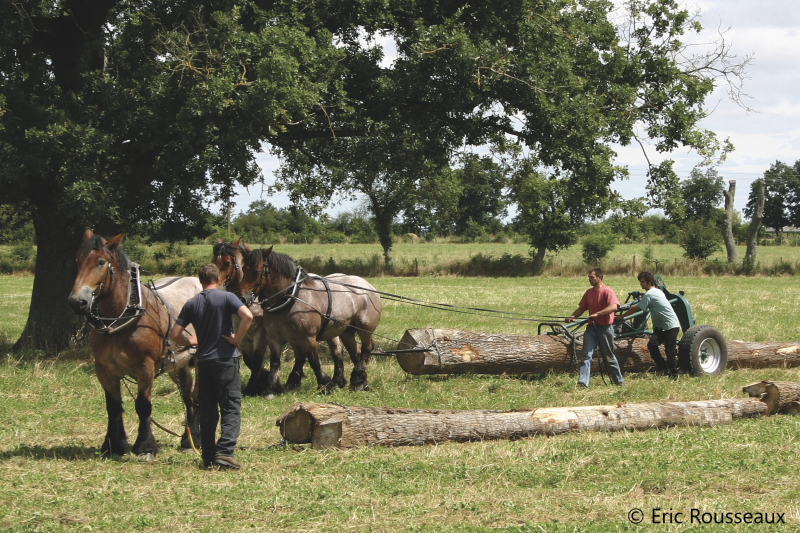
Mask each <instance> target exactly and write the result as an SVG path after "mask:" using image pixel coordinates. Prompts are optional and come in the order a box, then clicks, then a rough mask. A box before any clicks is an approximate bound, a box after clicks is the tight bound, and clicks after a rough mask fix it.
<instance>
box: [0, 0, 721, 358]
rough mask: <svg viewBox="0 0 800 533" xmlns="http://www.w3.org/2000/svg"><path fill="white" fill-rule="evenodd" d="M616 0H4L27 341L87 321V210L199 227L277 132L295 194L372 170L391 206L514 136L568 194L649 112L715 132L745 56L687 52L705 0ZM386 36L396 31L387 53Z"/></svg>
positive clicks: (1, 135)
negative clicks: (76, 298)
mask: <svg viewBox="0 0 800 533" xmlns="http://www.w3.org/2000/svg"><path fill="white" fill-rule="evenodd" d="M613 7H614V6H613V4H612V3H610V2H607V1H604V0H544V1H542V0H515V1H508V0H487V1H483V2H477V3H474V5H472V4H465V3H464V2H456V1H449V0H438V1H417V0H390V1H386V2H377V1H374V0H345V1H341V2H332V1H325V0H317V1H314V0H308V1H305V2H297V1H290V0H283V1H269V0H191V1H187V2H178V3H176V2H174V1H172V0H150V1H147V2H144V1H141V0H128V1H123V0H98V1H96V2H83V1H80V0H16V1H14V2H3V3H0V99H2V101H0V105H1V106H2V116H0V204H12V205H18V204H24V205H27V206H30V209H31V211H32V213H31V215H32V218H33V221H34V227H35V232H36V239H37V244H38V246H39V252H38V256H37V265H36V278H35V281H34V289H33V296H32V300H31V308H30V314H29V317H28V322H27V325H26V328H25V332H24V334H23V338H22V339H21V341H22V343H23V344H27V345H30V346H32V347H35V348H44V349H52V350H58V349H61V348H63V347H64V346H66V344H67V342H68V340H69V337H70V335H71V334H72V333H73V332H74V329H75V327H76V323H75V322H74V319H73V317H72V315H71V312H70V311H69V309H68V307H67V305H66V295H67V293H68V291H69V287H70V285H71V282H72V277H73V274H74V271H73V268H74V267H73V261H72V258H73V257H74V252H75V249H76V248H77V245H78V235H79V234H80V230H81V229H82V228H83V227H84V226H87V225H88V226H92V227H94V228H95V229H96V230H97V231H98V232H99V233H105V234H110V233H115V232H118V231H121V230H130V229H133V228H138V227H141V226H142V225H146V226H147V227H148V228H149V231H150V232H151V233H152V234H154V235H159V236H162V237H165V238H181V239H186V238H190V237H191V236H193V235H195V234H197V233H200V232H201V231H202V229H203V228H202V224H203V220H205V217H206V215H207V210H208V201H209V200H211V199H214V198H225V197H228V196H229V195H230V191H231V189H232V187H233V185H234V183H236V182H238V183H242V184H249V183H251V182H253V181H254V180H256V179H258V177H259V172H258V168H257V166H256V165H255V163H254V152H256V151H257V150H259V149H260V147H261V146H264V145H265V144H266V145H269V146H271V147H273V149H275V150H277V151H278V152H279V153H280V154H281V155H282V156H283V157H284V161H285V164H286V167H285V168H286V169H287V172H286V173H285V174H284V176H285V177H286V178H287V179H286V181H285V182H284V185H285V186H287V187H289V188H290V189H291V190H292V192H293V193H294V194H295V197H296V198H298V199H303V198H304V199H306V200H308V201H310V200H315V201H317V202H318V203H319V202H320V199H322V201H323V202H324V201H325V199H326V198H327V197H328V196H329V195H330V194H332V192H333V191H335V190H342V189H344V190H347V188H351V187H355V186H362V185H359V184H363V183H367V184H368V185H367V186H368V187H369V188H370V189H371V191H374V193H375V194H374V195H373V196H374V199H373V198H370V201H371V202H372V203H373V205H374V211H375V212H377V213H383V214H384V217H385V219H386V220H390V218H389V217H388V216H387V215H386V213H390V212H392V211H394V213H395V214H396V212H397V211H396V209H398V208H397V207H396V206H397V205H400V204H403V202H405V201H406V199H405V198H404V196H405V195H407V194H409V193H413V192H415V191H417V190H418V185H419V182H420V180H421V179H423V178H425V177H426V175H427V176H430V175H434V174H436V173H437V172H439V171H440V170H441V169H442V168H444V166H445V165H446V164H449V162H450V160H451V158H452V156H453V154H454V153H455V151H456V150H459V149H461V148H462V147H463V146H465V145H479V144H483V143H486V142H496V143H500V144H502V142H505V141H507V140H508V139H513V140H514V141H515V142H518V143H520V144H523V145H525V146H526V147H527V148H528V149H529V150H530V151H531V153H533V154H534V155H535V157H536V159H537V161H539V162H540V163H541V165H543V167H545V168H547V169H550V170H552V172H556V173H558V175H561V176H567V177H568V186H567V187H565V188H564V190H565V191H566V197H565V201H566V202H567V203H568V206H569V207H570V208H571V209H582V208H588V209H589V210H590V211H591V209H592V208H591V206H593V205H597V204H600V203H602V202H604V201H606V199H607V198H608V196H609V185H610V183H611V182H612V181H613V179H614V177H615V169H614V166H613V158H614V153H613V151H612V150H611V148H610V145H611V144H612V143H615V142H616V143H621V144H628V143H629V142H631V141H632V140H633V139H634V138H635V131H636V128H639V130H640V131H642V132H644V135H645V136H647V137H649V138H651V139H654V140H655V142H656V148H657V149H658V150H662V151H668V150H670V149H672V148H675V147H677V146H681V145H688V146H694V147H701V146H702V145H704V143H705V142H706V140H707V138H708V137H707V136H704V135H703V134H702V132H701V131H700V130H699V129H698V121H699V120H700V119H701V118H702V117H703V116H704V114H705V112H704V110H703V102H704V99H705V97H706V96H707V95H708V94H709V92H710V91H711V90H712V88H713V80H714V78H715V76H717V75H719V73H720V72H722V73H723V75H725V74H730V73H733V74H735V73H736V72H735V68H733V67H731V66H730V65H729V64H726V63H725V60H726V59H728V56H727V50H726V49H724V48H723V49H722V51H721V52H719V53H718V54H717V55H715V54H714V53H713V52H712V53H711V54H710V55H707V56H701V57H688V58H687V57H686V56H685V55H682V54H683V53H684V52H685V51H686V47H685V45H683V43H682V42H681V39H682V35H683V34H684V33H685V32H686V31H690V30H692V29H693V28H694V26H693V24H694V21H693V20H692V18H691V17H690V16H689V14H688V13H686V12H685V11H683V10H682V9H680V8H679V6H678V4H677V3H676V2H675V1H673V0H648V1H638V0H636V1H633V2H630V3H628V4H627V8H626V10H624V12H625V16H623V17H620V18H619V19H614V17H615V16H616V15H615V13H618V12H616V11H614V10H613ZM377 37H386V38H390V39H393V40H394V43H395V45H396V50H397V58H396V59H395V60H394V61H393V62H392V63H391V64H390V65H386V64H384V63H383V61H382V59H383V56H382V49H381V47H380V46H379V45H378V44H377V43H378V41H377V40H376V38H377ZM362 167H363V168H362ZM662 170H663V169H662ZM666 170H667V171H666V172H662V173H660V174H654V177H660V178H666V179H667V180H669V179H671V175H670V173H669V172H668V169H666ZM552 172H549V173H551V174H552ZM370 180H372V181H370ZM405 205H407V204H403V206H405ZM392 216H393V215H392Z"/></svg>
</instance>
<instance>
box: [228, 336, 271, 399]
mask: <svg viewBox="0 0 800 533" xmlns="http://www.w3.org/2000/svg"><path fill="white" fill-rule="evenodd" d="M237 324H238V322H237V323H236V324H234V328H235V327H237ZM254 326H255V327H254V328H250V330H249V331H248V332H247V336H245V338H244V339H243V340H242V342H241V344H239V352H240V353H241V354H242V360H243V361H244V364H245V365H246V366H247V368H249V369H250V380H249V381H248V382H247V386H246V387H245V388H244V389H242V395H244V396H257V395H258V394H260V393H261V392H262V391H263V387H262V381H266V382H267V383H269V379H270V378H269V376H265V375H264V374H265V373H266V371H265V369H264V368H263V365H264V354H265V353H266V351H267V342H266V336H265V335H264V330H263V329H261V328H260V326H261V324H254ZM256 328H259V329H256Z"/></svg>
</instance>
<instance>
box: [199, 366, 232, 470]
mask: <svg viewBox="0 0 800 533" xmlns="http://www.w3.org/2000/svg"><path fill="white" fill-rule="evenodd" d="M198 367H199V372H198V381H199V383H198V386H199V387H200V392H199V396H200V440H201V441H202V443H203V451H202V453H203V462H205V463H210V462H212V461H213V460H214V457H216V456H217V455H225V456H228V457H233V453H234V451H235V450H236V441H237V440H238V439H239V430H240V427H241V420H242V415H241V413H242V393H241V381H240V379H239V358H237V357H232V358H230V359H225V360H222V359H214V360H211V361H200V364H199V365H198ZM220 418H221V419H222V422H221V423H220V424H219V425H220V430H221V431H220V432H221V435H220V438H219V440H218V441H216V442H214V441H215V439H216V436H217V423H218V422H220Z"/></svg>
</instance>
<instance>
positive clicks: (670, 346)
mask: <svg viewBox="0 0 800 533" xmlns="http://www.w3.org/2000/svg"><path fill="white" fill-rule="evenodd" d="M680 331H681V328H672V329H668V330H666V331H664V330H663V329H661V328H653V334H652V335H651V336H650V340H649V341H648V342H647V349H648V350H649V351H650V357H652V358H653V361H655V363H656V371H661V372H663V371H665V370H666V371H668V372H669V374H670V375H672V376H675V375H677V374H678V354H677V353H676V348H677V345H678V333H680ZM660 344H663V345H664V352H665V353H666V355H667V360H666V361H664V358H663V357H661V352H660V351H659V349H658V346H659V345H660Z"/></svg>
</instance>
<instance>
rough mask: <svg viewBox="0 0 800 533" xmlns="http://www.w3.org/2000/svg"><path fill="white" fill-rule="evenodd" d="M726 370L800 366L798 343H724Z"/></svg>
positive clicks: (799, 344)
mask: <svg viewBox="0 0 800 533" xmlns="http://www.w3.org/2000/svg"><path fill="white" fill-rule="evenodd" d="M726 342H727V345H728V366H727V367H728V368H730V369H735V368H784V367H794V366H800V343H797V342H745V341H730V340H729V341H726Z"/></svg>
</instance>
